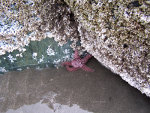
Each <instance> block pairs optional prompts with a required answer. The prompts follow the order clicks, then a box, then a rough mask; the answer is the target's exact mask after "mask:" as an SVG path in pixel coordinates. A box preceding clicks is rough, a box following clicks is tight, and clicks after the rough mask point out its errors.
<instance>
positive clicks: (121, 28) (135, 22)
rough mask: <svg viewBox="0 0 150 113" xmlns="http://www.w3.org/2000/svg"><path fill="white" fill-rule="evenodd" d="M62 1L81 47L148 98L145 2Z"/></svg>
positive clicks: (149, 30) (149, 46) (149, 31)
mask: <svg viewBox="0 0 150 113" xmlns="http://www.w3.org/2000/svg"><path fill="white" fill-rule="evenodd" d="M65 2H66V3H67V4H68V5H69V7H70V8H71V10H72V12H73V13H74V15H75V18H76V19H77V21H78V23H79V27H78V29H79V32H80V36H81V37H80V38H81V46H83V47H85V49H86V50H87V51H88V52H89V53H91V54H92V55H93V56H94V57H95V58H96V59H98V60H99V62H101V63H102V64H103V65H104V66H106V67H107V68H109V69H111V70H112V71H113V72H114V73H117V74H119V75H120V76H121V77H122V79H124V80H125V81H127V82H128V83H129V84H130V85H131V86H133V87H135V88H137V89H139V90H140V91H141V92H142V93H145V94H146V95H147V96H150V38H149V37H150V24H149V23H150V16H149V15H150V5H149V4H148V3H149V2H148V1H136V0H128V1H123V0H83V1H81V0H65ZM147 2H148V3H147Z"/></svg>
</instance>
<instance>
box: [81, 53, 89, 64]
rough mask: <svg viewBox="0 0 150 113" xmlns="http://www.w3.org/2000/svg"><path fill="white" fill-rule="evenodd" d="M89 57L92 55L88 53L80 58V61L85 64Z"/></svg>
mask: <svg viewBox="0 0 150 113" xmlns="http://www.w3.org/2000/svg"><path fill="white" fill-rule="evenodd" d="M91 57H92V55H90V54H88V55H86V56H85V57H84V58H83V59H82V60H81V62H82V63H83V64H85V63H86V62H87V61H88V60H89V59H90V58H91Z"/></svg>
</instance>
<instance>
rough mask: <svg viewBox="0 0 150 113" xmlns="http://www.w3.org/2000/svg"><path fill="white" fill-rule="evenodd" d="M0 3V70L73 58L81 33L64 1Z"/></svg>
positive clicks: (46, 0)
mask: <svg viewBox="0 0 150 113" xmlns="http://www.w3.org/2000/svg"><path fill="white" fill-rule="evenodd" d="M0 4H1V5H0V72H7V71H9V70H18V69H23V68H26V67H35V66H40V67H43V66H45V65H47V64H48V65H55V64H59V63H60V62H62V61H65V60H69V59H71V57H72V53H73V50H72V48H73V49H75V48H76V45H77V42H79V41H78V38H79V32H78V29H77V26H78V23H77V22H76V21H75V20H74V15H73V13H72V12H71V10H70V8H69V7H68V6H67V5H66V3H65V2H63V1H62V0H56V1H55V0H1V1H0ZM50 38H51V39H50ZM55 41H57V42H55ZM78 47H80V46H78Z"/></svg>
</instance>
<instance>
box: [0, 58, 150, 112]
mask: <svg viewBox="0 0 150 113" xmlns="http://www.w3.org/2000/svg"><path fill="white" fill-rule="evenodd" d="M87 65H88V66H89V67H91V68H92V69H95V72H93V73H90V72H85V71H82V70H78V71H75V72H68V71H66V69H65V67H60V68H59V69H56V68H47V69H41V70H35V69H27V70H23V71H20V72H19V71H18V72H8V73H5V74H4V75H2V76H0V113H149V111H150V107H149V105H150V98H148V97H146V95H145V94H141V92H140V91H138V90H137V89H135V88H133V87H131V86H130V85H129V84H128V83H127V82H125V81H124V80H122V79H121V77H120V76H118V75H116V74H113V73H112V72H111V71H109V70H108V69H106V68H105V67H103V66H102V65H101V64H100V63H99V62H98V61H97V60H95V59H94V58H93V59H91V60H90V61H89V62H88V64H87Z"/></svg>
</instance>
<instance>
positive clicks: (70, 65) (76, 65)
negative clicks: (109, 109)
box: [62, 50, 94, 72]
mask: <svg viewBox="0 0 150 113" xmlns="http://www.w3.org/2000/svg"><path fill="white" fill-rule="evenodd" d="M91 57H92V55H90V54H87V55H86V56H85V57H84V58H80V56H79V53H78V51H77V50H75V53H74V59H73V60H72V61H67V62H64V63H62V65H63V66H66V68H67V70H68V71H76V70H78V69H80V68H81V69H83V70H84V71H89V72H94V70H93V69H91V68H89V67H87V66H86V65H85V63H86V62H87V61H88V60H89V59H90V58H91Z"/></svg>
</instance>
